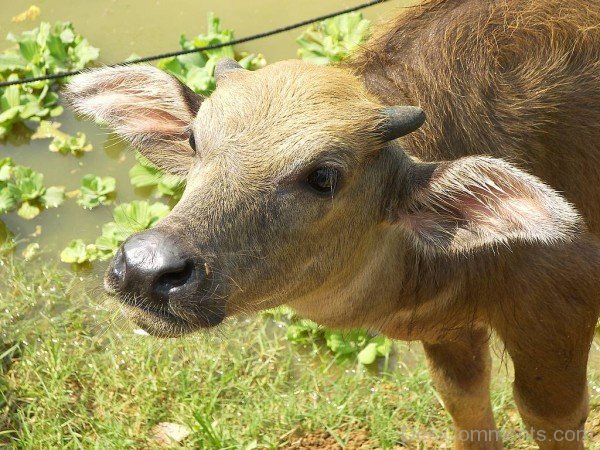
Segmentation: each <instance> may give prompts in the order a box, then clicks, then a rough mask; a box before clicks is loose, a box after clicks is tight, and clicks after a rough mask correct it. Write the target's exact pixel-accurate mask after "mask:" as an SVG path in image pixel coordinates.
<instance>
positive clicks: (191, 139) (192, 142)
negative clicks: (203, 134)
mask: <svg viewBox="0 0 600 450" xmlns="http://www.w3.org/2000/svg"><path fill="white" fill-rule="evenodd" d="M189 142H190V147H192V150H194V153H196V139H194V133H191V134H190V139H189Z"/></svg>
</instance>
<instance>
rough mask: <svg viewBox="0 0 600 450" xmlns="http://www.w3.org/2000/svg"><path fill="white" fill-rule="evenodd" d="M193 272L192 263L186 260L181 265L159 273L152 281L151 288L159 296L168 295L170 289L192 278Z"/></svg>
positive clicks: (182, 284)
mask: <svg viewBox="0 0 600 450" xmlns="http://www.w3.org/2000/svg"><path fill="white" fill-rule="evenodd" d="M193 274H194V263H193V262H192V261H191V260H188V261H186V262H185V264H184V265H183V267H180V268H178V269H174V270H171V271H168V272H165V273H163V274H162V275H160V276H159V277H158V278H157V279H156V281H155V282H154V286H153V290H154V292H155V293H156V294H158V295H160V296H168V294H169V292H170V291H171V290H173V289H175V288H178V287H180V286H184V285H185V284H186V283H187V282H188V281H189V280H190V279H191V278H192V276H193Z"/></svg>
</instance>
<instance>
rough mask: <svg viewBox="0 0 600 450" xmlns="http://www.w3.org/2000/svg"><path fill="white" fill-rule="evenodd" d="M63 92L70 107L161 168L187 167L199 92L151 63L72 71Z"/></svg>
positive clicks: (180, 171)
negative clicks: (110, 130)
mask: <svg viewBox="0 0 600 450" xmlns="http://www.w3.org/2000/svg"><path fill="white" fill-rule="evenodd" d="M64 94H65V97H66V99H67V102H68V103H69V104H70V105H71V106H72V107H73V109H75V111H77V112H78V113H80V114H83V115H85V116H87V117H90V118H92V119H95V120H96V121H99V122H102V123H105V124H106V125H108V126H109V127H110V128H112V129H113V130H114V131H115V132H116V133H117V134H118V135H119V136H121V137H122V138H124V139H125V140H126V141H128V142H129V143H130V144H132V145H133V146H134V147H135V148H137V149H138V150H139V151H140V152H142V154H143V155H144V156H146V157H147V158H148V159H150V161H152V162H153V163H155V164H156V165H158V166H159V167H160V168H161V169H163V170H166V171H168V172H171V173H177V174H182V175H183V174H185V172H187V170H188V169H189V167H190V166H191V164H192V162H193V159H194V158H193V154H194V152H193V149H192V148H191V146H190V142H189V141H190V133H191V125H192V121H193V120H194V118H195V117H196V113H197V112H198V109H199V108H200V103H201V102H202V97H200V96H199V95H197V94H196V93H195V92H193V91H192V90H191V89H189V88H188V87H187V86H185V85H184V84H182V83H180V82H179V80H177V79H176V78H174V77H172V76H171V75H168V74H167V73H165V72H163V71H161V70H159V69H156V68H155V67H152V66H131V67H126V66H123V67H106V68H102V69H96V70H91V71H88V72H85V73H84V74H82V75H78V76H77V77H75V78H74V79H73V80H72V81H71V82H70V83H69V85H68V86H67V88H66V89H65V92H64Z"/></svg>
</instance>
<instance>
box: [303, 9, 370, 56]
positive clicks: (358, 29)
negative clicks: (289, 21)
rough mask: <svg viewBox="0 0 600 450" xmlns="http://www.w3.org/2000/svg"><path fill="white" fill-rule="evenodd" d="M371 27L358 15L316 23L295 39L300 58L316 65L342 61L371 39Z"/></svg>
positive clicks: (344, 15) (338, 17) (346, 15)
mask: <svg viewBox="0 0 600 450" xmlns="http://www.w3.org/2000/svg"><path fill="white" fill-rule="evenodd" d="M370 26H371V22H370V21H368V20H367V19H364V18H363V16H362V14H361V13H359V12H352V13H348V14H343V15H341V16H337V17H333V18H331V19H327V20H324V21H322V22H318V23H315V24H313V25H311V26H310V27H309V28H308V29H307V30H306V31H305V32H304V33H302V35H301V36H300V37H299V38H298V39H296V43H297V44H298V45H299V46H300V48H299V49H298V57H300V58H301V59H304V60H306V61H310V62H312V63H315V64H330V63H336V62H340V61H341V60H342V59H344V58H346V57H347V56H348V54H349V53H350V52H351V51H352V50H353V49H355V48H356V47H357V46H358V45H360V44H361V43H362V42H363V41H364V40H365V39H366V38H367V37H368V36H369V32H370Z"/></svg>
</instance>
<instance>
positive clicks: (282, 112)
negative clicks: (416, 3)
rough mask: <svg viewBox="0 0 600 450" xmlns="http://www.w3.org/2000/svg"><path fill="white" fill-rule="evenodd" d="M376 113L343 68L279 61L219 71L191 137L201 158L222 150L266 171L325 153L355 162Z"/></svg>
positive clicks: (369, 138) (371, 142) (368, 142)
mask: <svg viewBox="0 0 600 450" xmlns="http://www.w3.org/2000/svg"><path fill="white" fill-rule="evenodd" d="M380 109H381V105H380V103H379V102H378V101H377V100H376V99H375V98H374V97H373V96H371V95H370V94H368V93H367V91H366V90H365V88H364V87H363V85H362V83H360V82H359V80H358V79H357V78H356V77H355V76H353V75H352V74H350V73H349V72H348V71H345V70H342V69H339V68H336V67H323V66H315V65H313V64H307V63H304V62H302V61H281V62H278V63H275V64H271V65H269V66H267V67H265V68H264V69H261V70H258V71H256V72H250V71H246V70H237V71H232V72H229V73H228V74H226V76H225V78H224V79H222V80H220V82H219V85H218V86H217V89H216V91H215V92H214V93H213V95H212V96H211V97H210V98H209V99H207V100H206V101H204V103H203V104H202V106H201V108H200V110H199V112H198V115H197V116H196V119H195V121H194V132H195V133H196V142H197V143H198V148H199V151H200V152H201V156H202V158H204V159H206V160H211V159H212V158H215V157H219V156H224V153H227V154H228V155H229V156H230V157H231V158H230V159H231V160H235V161H236V162H238V163H244V162H246V163H247V162H250V161H252V162H254V163H258V164H264V165H265V166H269V165H270V166H281V165H282V164H283V165H288V164H290V163H293V162H302V161H308V160H312V159H315V158H318V157H320V156H324V155H328V156H329V157H332V156H333V157H335V156H339V157H342V156H343V157H344V158H346V159H348V158H350V159H360V157H361V155H363V154H365V152H366V151H368V150H369V149H372V150H375V149H376V148H377V146H378V142H377V128H378V126H379V125H380V122H381V116H380ZM274 130H277V131H276V132H274ZM342 154H343V155H342ZM264 168H265V167H263V169H264Z"/></svg>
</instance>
